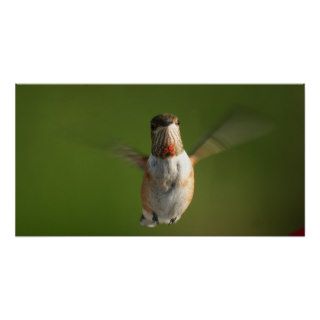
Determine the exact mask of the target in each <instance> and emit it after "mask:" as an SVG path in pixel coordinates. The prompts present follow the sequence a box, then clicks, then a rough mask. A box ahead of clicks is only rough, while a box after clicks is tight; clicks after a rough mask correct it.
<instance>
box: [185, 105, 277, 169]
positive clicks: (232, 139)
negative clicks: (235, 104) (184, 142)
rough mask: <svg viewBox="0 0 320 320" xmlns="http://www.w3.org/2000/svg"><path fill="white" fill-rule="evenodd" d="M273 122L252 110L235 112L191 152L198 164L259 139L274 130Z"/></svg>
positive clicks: (192, 159) (194, 161) (194, 162)
mask: <svg viewBox="0 0 320 320" xmlns="http://www.w3.org/2000/svg"><path fill="white" fill-rule="evenodd" d="M272 127H273V125H272V122H271V121H270V120H269V119H267V118H266V117H263V116H262V115H259V114H257V113H256V112H253V111H250V110H244V109H241V110H236V111H233V112H232V113H231V114H230V115H229V116H228V117H227V118H226V119H225V120H224V121H223V122H222V123H221V124H220V125H219V126H218V127H216V128H215V129H213V130H211V131H210V132H209V134H207V135H206V136H205V137H204V138H203V139H202V140H201V141H199V143H198V144H197V145H196V146H195V148H194V149H193V151H192V152H191V156H190V159H191V161H192V163H193V164H196V163H197V162H199V161H200V160H201V159H204V158H206V157H209V156H211V155H214V154H217V153H220V152H222V151H225V150H228V149H230V148H231V147H233V146H236V145H239V144H242V143H245V142H248V141H251V140H254V139H256V138H259V137H261V136H263V135H265V134H267V133H269V132H270V131H271V130H272Z"/></svg>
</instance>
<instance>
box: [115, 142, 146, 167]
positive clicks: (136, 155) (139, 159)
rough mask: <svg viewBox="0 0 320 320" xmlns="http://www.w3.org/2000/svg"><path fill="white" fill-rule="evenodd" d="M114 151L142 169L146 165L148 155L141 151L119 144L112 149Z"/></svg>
mask: <svg viewBox="0 0 320 320" xmlns="http://www.w3.org/2000/svg"><path fill="white" fill-rule="evenodd" d="M114 151H115V153H116V154H117V155H118V156H120V157H122V158H124V159H126V160H127V161H129V162H130V163H131V164H134V165H135V166H137V167H138V168H140V169H142V170H144V169H145V168H146V166H147V161H148V156H146V155H144V154H142V153H141V152H139V151H137V150H134V149H133V148H131V147H128V146H125V145H120V146H117V147H116V148H115V149H114Z"/></svg>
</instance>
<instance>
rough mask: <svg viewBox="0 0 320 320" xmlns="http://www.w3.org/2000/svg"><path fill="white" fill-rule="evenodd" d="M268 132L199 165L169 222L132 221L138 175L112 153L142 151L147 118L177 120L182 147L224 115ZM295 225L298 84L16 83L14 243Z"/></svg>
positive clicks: (299, 174) (298, 215) (299, 222)
mask: <svg viewBox="0 0 320 320" xmlns="http://www.w3.org/2000/svg"><path fill="white" fill-rule="evenodd" d="M237 106H240V107H249V108H251V109H253V110H257V111H258V112H260V113H263V114H265V115H266V116H267V117H269V118H271V119H272V121H273V122H274V124H275V129H274V130H273V131H272V133H270V134H269V135H267V136H264V137H262V138H260V139H258V140H255V141H253V142H250V143H247V144H244V145H240V146H237V147H234V148H233V149H231V150H229V151H227V152H224V153H221V154H219V155H216V156H214V157H211V158H208V159H205V160H203V161H202V162H200V163H199V164H198V165H197V167H196V171H195V174H196V176H195V178H196V185H195V187H196V189H195V195H194V199H193V202H192V203H191V205H190V207H189V208H188V210H187V211H186V213H185V214H184V216H183V218H182V219H181V220H180V221H179V222H178V223H177V224H175V225H170V226H168V225H160V226H158V227H157V228H154V229H149V228H144V227H141V226H140V225H139V218H140V215H141V205H140V195H139V193H140V184H141V181H142V172H140V171H139V170H138V169H136V168H134V167H132V166H130V165H128V164H127V163H125V162H123V161H122V160H121V159H118V158H117V157H115V156H114V155H113V154H112V152H111V151H110V150H111V147H112V146H113V145H114V144H115V142H117V141H119V142H121V143H126V144H128V145H131V146H133V147H134V148H137V149H139V150H141V151H143V152H145V153H149V151H150V132H149V130H150V129H149V127H150V125H149V122H150V119H151V118H152V117H153V116H154V115H156V114H159V113H163V112H170V113H174V114H176V115H177V116H178V117H179V118H180V121H181V131H182V138H183V141H184V146H185V148H186V151H187V152H188V150H190V149H192V146H193V145H194V144H195V143H197V142H198V140H199V138H201V137H202V136H203V135H204V134H205V133H206V132H207V131H208V130H209V129H210V128H212V126H214V125H215V124H218V123H219V121H220V120H221V119H223V118H224V116H225V115H226V113H227V112H228V111H229V110H231V109H233V108H234V107H237ZM302 227H304V86H303V85H17V86H16V235H19V236H22V235H24V236H26V235H43V236H47V235H88V236H89V235H90V236H100V235H137V236H140V235H149V236H151V235H288V234H289V233H290V232H292V231H295V230H297V229H299V228H302Z"/></svg>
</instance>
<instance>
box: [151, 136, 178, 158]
mask: <svg viewBox="0 0 320 320" xmlns="http://www.w3.org/2000/svg"><path fill="white" fill-rule="evenodd" d="M151 138H152V150H151V153H152V154H153V155H154V156H156V157H158V158H162V159H166V158H169V157H174V156H177V155H179V154H181V153H182V152H183V150H184V149H183V144H182V141H181V137H180V132H179V131H178V130H170V131H169V130H167V131H164V130H163V131H162V132H161V131H160V132H157V134H154V135H152V137H151Z"/></svg>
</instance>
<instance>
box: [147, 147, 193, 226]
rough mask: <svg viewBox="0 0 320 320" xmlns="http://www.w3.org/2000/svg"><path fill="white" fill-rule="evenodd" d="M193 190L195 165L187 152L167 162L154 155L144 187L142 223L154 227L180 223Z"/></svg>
mask: <svg viewBox="0 0 320 320" xmlns="http://www.w3.org/2000/svg"><path fill="white" fill-rule="evenodd" d="M193 190H194V172H193V166H192V163H191V160H190V158H189V156H188V155H187V153H186V152H185V151H183V152H182V153H181V154H179V155H174V156H170V157H167V158H164V159H162V158H159V157H156V156H153V155H150V157H149V159H148V162H147V165H146V169H145V174H144V178H143V182H142V187H141V200H142V216H141V224H142V225H145V226H149V227H151V226H155V225H156V224H157V223H165V224H171V223H175V222H177V221H178V220H179V219H180V218H181V216H182V214H183V213H184V212H185V210H186V209H187V207H188V206H189V204H190V202H191V200H192V197H193Z"/></svg>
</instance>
